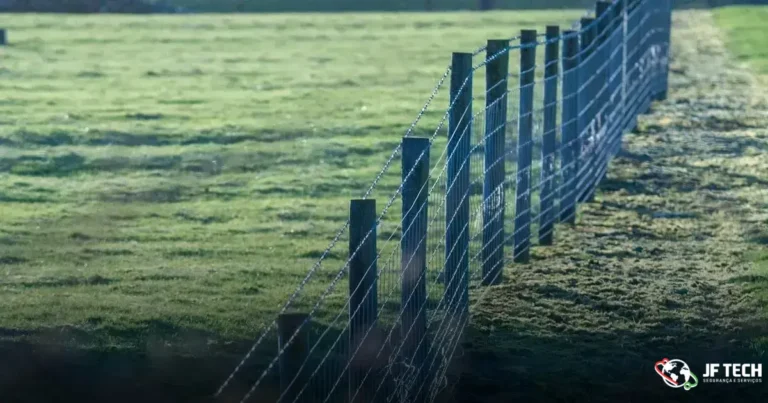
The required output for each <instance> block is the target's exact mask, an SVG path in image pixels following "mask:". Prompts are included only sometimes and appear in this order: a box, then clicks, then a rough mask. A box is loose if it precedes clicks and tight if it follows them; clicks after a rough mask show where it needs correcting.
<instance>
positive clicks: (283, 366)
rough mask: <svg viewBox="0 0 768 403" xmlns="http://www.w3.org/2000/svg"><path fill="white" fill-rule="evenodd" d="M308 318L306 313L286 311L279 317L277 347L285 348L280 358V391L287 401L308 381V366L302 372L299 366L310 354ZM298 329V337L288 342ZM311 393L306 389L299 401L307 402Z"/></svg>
mask: <svg viewBox="0 0 768 403" xmlns="http://www.w3.org/2000/svg"><path fill="white" fill-rule="evenodd" d="M308 318H309V316H308V315H307V314H305V313H285V314H282V315H280V316H278V317H277V334H278V336H277V348H278V351H280V350H282V349H285V350H284V351H283V354H282V355H280V358H279V360H278V366H279V373H280V392H281V393H282V395H283V401H286V402H292V401H293V400H294V399H296V398H297V396H298V394H299V392H300V391H301V389H302V388H303V387H304V385H305V383H306V382H307V376H306V375H307V374H306V371H307V367H306V366H305V367H304V370H302V371H301V373H299V368H301V365H302V364H303V363H304V361H305V360H306V359H307V355H308V354H309V337H308V335H309V322H307V320H308ZM305 322H307V323H306V324H305ZM297 330H298V333H297V334H296V337H294V339H293V341H291V342H290V344H288V343H289V341H290V340H291V337H293V335H294V333H296V332H297ZM294 378H296V380H295V381H294ZM291 383H292V384H291ZM289 385H290V386H289ZM309 393H310V392H309V391H306V390H305V391H304V393H302V394H301V397H299V399H298V402H307V401H308V400H309V398H308V396H309Z"/></svg>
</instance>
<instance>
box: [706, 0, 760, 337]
mask: <svg viewBox="0 0 768 403" xmlns="http://www.w3.org/2000/svg"><path fill="white" fill-rule="evenodd" d="M714 16H715V21H717V24H718V26H719V27H720V29H721V30H722V31H723V32H724V34H725V35H724V36H725V39H726V45H727V47H728V50H729V51H730V52H731V54H732V55H733V56H734V57H736V58H737V59H738V60H739V61H741V62H744V63H746V64H747V65H748V66H749V68H750V69H751V70H752V71H753V72H755V73H756V75H757V76H758V79H760V80H761V82H762V83H764V84H766V85H768V50H766V38H768V24H766V21H768V7H765V6H753V7H725V8H720V9H717V10H716V11H715V13H714ZM753 239H754V241H755V242H757V243H758V244H762V245H766V244H768V230H767V229H763V230H762V231H757V232H755V233H754V234H753ZM752 257H753V260H754V261H755V262H756V263H755V265H756V269H755V273H754V275H751V276H744V277H743V278H740V279H739V280H741V281H743V282H744V283H746V284H747V285H748V288H749V289H750V291H753V292H755V294H756V295H757V297H758V298H759V299H760V303H761V305H762V306H763V307H764V309H765V312H766V315H767V316H768V250H767V249H765V248H764V249H763V250H762V251H759V252H755V253H754V254H752ZM764 343H765V344H766V345H767V346H768V339H765V340H764Z"/></svg>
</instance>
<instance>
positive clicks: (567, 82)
mask: <svg viewBox="0 0 768 403" xmlns="http://www.w3.org/2000/svg"><path fill="white" fill-rule="evenodd" d="M562 58H563V97H562V103H563V105H562V110H563V115H562V119H561V120H562V145H561V146H560V171H561V172H562V175H563V178H562V184H561V185H560V222H565V223H569V224H573V223H575V221H576V186H577V183H576V181H577V180H578V177H577V173H578V171H579V160H578V151H577V150H578V147H579V142H578V135H579V133H578V118H579V96H578V95H579V61H580V57H579V37H578V33H577V31H571V30H568V31H564V32H563V56H562Z"/></svg>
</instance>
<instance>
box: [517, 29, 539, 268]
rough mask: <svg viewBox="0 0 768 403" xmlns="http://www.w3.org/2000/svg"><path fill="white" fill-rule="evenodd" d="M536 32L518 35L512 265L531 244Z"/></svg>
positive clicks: (524, 255)
mask: <svg viewBox="0 0 768 403" xmlns="http://www.w3.org/2000/svg"><path fill="white" fill-rule="evenodd" d="M535 69H536V30H532V29H524V30H522V31H521V32H520V104H519V108H520V114H519V117H518V124H519V126H518V127H519V129H518V139H517V189H516V199H515V229H514V231H515V234H514V237H513V238H514V239H515V247H514V255H513V261H515V262H517V263H525V262H528V259H529V258H530V243H531V162H532V160H533V86H534V74H535Z"/></svg>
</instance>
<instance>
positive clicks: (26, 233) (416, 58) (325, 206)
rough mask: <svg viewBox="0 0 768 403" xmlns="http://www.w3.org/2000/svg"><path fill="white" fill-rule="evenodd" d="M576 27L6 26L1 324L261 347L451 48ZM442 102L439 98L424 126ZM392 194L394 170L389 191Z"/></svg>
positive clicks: (101, 20)
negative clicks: (272, 318)
mask: <svg viewBox="0 0 768 403" xmlns="http://www.w3.org/2000/svg"><path fill="white" fill-rule="evenodd" d="M578 15H579V12H577V11H571V12H560V11H558V12H515V13H512V12H500V13H494V14H473V13H444V14H435V15H429V14H360V15H354V16H353V17H354V18H351V17H350V16H349V15H341V14H339V15H332V14H330V15H329V14H318V15H311V14H310V15H269V16H259V15H237V16H235V15H195V16H187V15H185V16H151V17H146V16H141V17H132V16H52V15H38V16H36V15H20V16H16V17H14V18H13V19H9V20H7V21H6V25H7V28H8V30H9V38H10V39H9V40H10V46H8V47H6V48H4V49H2V52H3V55H2V57H3V70H2V78H3V79H2V82H0V86H1V87H0V93H2V98H1V99H2V100H1V101H0V108H1V109H0V115H2V125H0V147H2V148H1V149H0V150H1V152H2V154H0V171H1V172H2V176H1V177H0V188H1V189H2V190H0V200H2V203H3V205H2V206H3V214H1V215H0V240H2V245H3V249H2V258H0V262H2V269H3V274H4V276H3V282H2V290H3V291H2V292H3V293H4V295H5V296H4V298H2V299H0V301H1V302H0V328H5V329H15V330H17V331H28V330H29V331H33V333H32V334H30V336H32V335H33V334H34V331H35V330H39V329H41V328H59V327H74V328H76V329H77V330H78V332H84V333H85V334H87V335H88V336H87V337H86V339H87V340H88V342H87V343H85V344H86V345H91V346H94V347H107V346H118V347H119V346H128V347H130V346H133V347H136V346H143V344H144V343H145V341H146V340H145V337H146V336H147V335H150V334H152V335H156V334H157V333H158V332H159V333H160V334H162V333H164V332H168V333H170V334H169V335H168V336H172V334H173V333H175V332H177V331H178V330H179V329H185V328H192V329H200V330H202V329H205V330H206V332H211V333H212V334H214V335H216V336H215V339H218V338H221V339H223V340H238V339H246V338H250V337H253V336H254V334H255V333H256V332H257V331H258V327H259V326H260V325H261V322H262V321H263V320H264V319H265V314H267V313H268V314H269V315H273V314H274V312H275V311H276V309H277V307H278V305H279V304H280V303H282V302H283V301H284V300H285V299H286V298H287V297H288V295H290V293H291V292H292V291H293V289H294V288H295V287H296V285H297V284H298V283H299V281H300V280H301V278H302V277H303V275H304V274H305V272H306V271H307V270H308V269H309V267H310V266H311V265H312V264H313V263H314V262H315V261H316V260H317V258H318V257H319V256H320V254H321V253H322V252H323V250H324V249H325V248H326V247H327V246H328V243H329V242H330V240H331V238H332V237H333V235H334V234H335V233H336V231H337V230H338V229H339V228H340V227H341V226H342V224H343V223H344V220H345V219H346V217H347V214H348V212H347V209H348V203H349V199H350V198H355V197H360V196H361V195H362V194H363V192H364V191H365V190H366V189H367V187H368V186H369V184H370V183H371V181H372V180H373V178H374V177H375V176H376V174H377V173H378V172H379V170H380V168H381V166H382V165H383V164H384V162H385V161H386V159H387V158H388V157H389V155H390V154H391V152H392V149H393V148H394V147H395V146H396V145H397V144H398V142H399V141H400V138H401V137H402V135H403V134H404V133H405V131H406V130H407V129H408V126H409V125H410V123H411V121H412V120H413V119H414V118H415V117H416V114H417V112H418V111H419V109H420V108H421V107H422V105H423V104H424V102H425V101H426V99H427V97H428V95H429V93H430V91H431V89H432V88H433V87H434V86H435V84H436V83H437V80H438V79H439V78H440V77H441V76H442V75H443V73H444V72H445V69H446V67H447V66H448V64H449V63H450V54H451V52H452V51H472V50H474V49H476V48H477V47H479V46H481V45H482V44H484V43H485V40H486V39H488V38H506V37H510V36H513V35H515V34H516V32H518V31H519V29H520V28H522V27H531V26H534V27H541V26H544V25H546V24H552V23H558V22H559V23H561V24H566V23H569V22H570V21H572V20H574V19H575V18H577V17H578ZM475 86H476V87H477V90H476V93H479V94H482V91H483V90H482V88H483V82H482V80H476V82H475ZM481 99H482V98H481ZM447 102H448V100H447V91H443V92H441V93H440V94H438V97H437V98H436V99H435V101H434V104H435V105H438V106H439V107H435V108H433V109H434V110H430V111H428V112H427V113H426V115H425V117H424V118H423V120H422V121H423V122H424V125H423V127H427V128H429V127H435V126H436V124H437V121H438V120H439V118H441V117H442V115H443V113H444V106H445V105H447ZM440 108H442V110H441V109H440ZM416 134H421V135H424V134H426V133H416ZM398 183H399V175H398V174H397V173H395V175H394V176H392V177H386V178H384V182H382V189H390V190H392V189H394V187H395V186H397V184H398ZM332 258H334V259H331V260H330V261H331V262H335V263H338V264H339V265H340V264H341V263H342V262H343V259H344V256H332ZM333 269H334V270H335V269H336V268H335V267H334V268H333ZM324 286H325V284H319V285H318V287H324ZM312 292H313V290H311V289H310V290H308V293H309V294H310V295H311V294H312ZM314 292H318V290H314ZM17 333H19V332H17ZM20 333H21V334H25V333H24V332H20ZM12 334H13V333H12Z"/></svg>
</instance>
